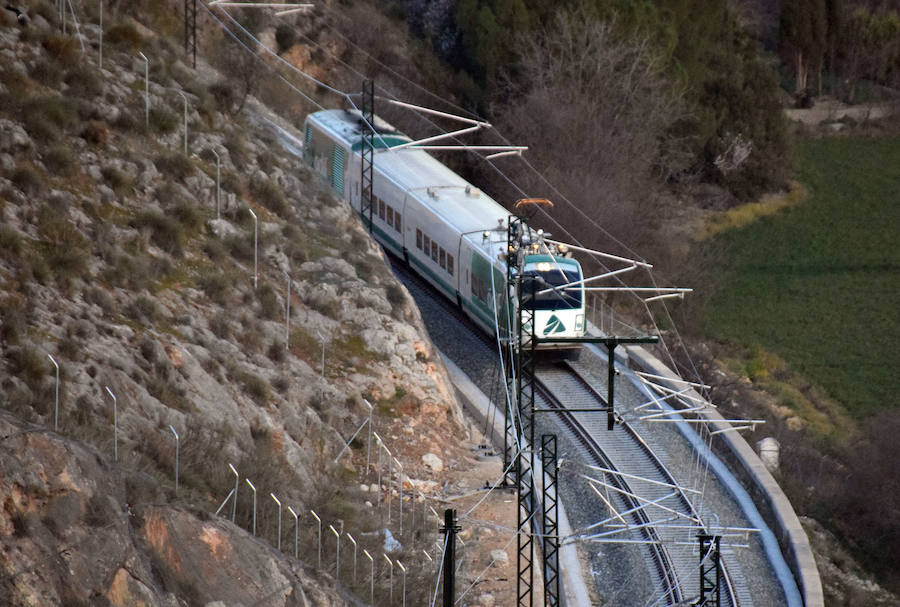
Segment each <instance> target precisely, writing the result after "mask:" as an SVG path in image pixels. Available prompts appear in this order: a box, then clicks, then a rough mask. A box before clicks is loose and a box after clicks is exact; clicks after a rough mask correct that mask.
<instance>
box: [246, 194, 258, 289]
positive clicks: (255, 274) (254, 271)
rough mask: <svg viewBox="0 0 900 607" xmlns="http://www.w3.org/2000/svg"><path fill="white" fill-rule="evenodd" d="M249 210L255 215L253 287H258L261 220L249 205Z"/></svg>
mask: <svg viewBox="0 0 900 607" xmlns="http://www.w3.org/2000/svg"><path fill="white" fill-rule="evenodd" d="M247 210H248V211H250V215H252V216H253V288H254V289H256V282H257V278H258V277H259V272H258V270H257V258H258V253H257V251H258V246H257V243H258V242H259V241H258V238H257V234H258V232H259V221H258V220H257V218H256V213H254V212H253V209H251V208H250V207H247Z"/></svg>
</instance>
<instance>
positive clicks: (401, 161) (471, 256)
mask: <svg viewBox="0 0 900 607" xmlns="http://www.w3.org/2000/svg"><path fill="white" fill-rule="evenodd" d="M375 127H376V131H377V132H378V136H376V137H375V151H374V154H373V171H372V190H373V207H372V218H373V222H372V224H373V225H372V232H373V234H374V236H375V238H376V239H377V240H378V242H380V243H381V244H382V245H383V246H384V247H386V248H387V249H388V250H390V251H391V252H393V253H394V254H396V255H397V256H399V257H402V258H403V259H405V260H406V261H407V262H408V263H409V265H410V266H411V267H412V268H413V270H415V271H416V272H417V273H419V274H420V275H421V276H422V277H424V278H425V279H426V280H427V281H428V282H430V283H431V284H432V285H434V287H435V288H437V289H438V290H439V291H440V292H441V293H443V294H444V295H445V296H446V297H448V298H449V299H451V300H452V301H455V302H456V303H457V305H459V306H460V307H461V308H462V310H463V311H464V312H465V313H466V315H467V316H469V317H470V318H471V319H472V320H473V321H474V322H475V323H476V324H477V325H479V326H480V327H481V328H482V329H484V330H485V331H488V332H489V333H491V334H495V333H497V325H498V324H499V325H500V334H501V335H505V334H506V332H507V327H506V326H505V325H506V324H507V320H506V318H507V317H506V310H507V309H508V308H507V295H506V294H507V293H508V290H507V289H506V262H505V261H504V259H505V257H504V256H505V255H506V252H507V251H506V249H507V220H508V216H509V213H508V212H507V211H506V210H505V209H504V208H503V207H502V206H500V205H499V204H498V203H497V202H496V201H494V200H493V199H491V198H490V197H489V196H487V195H485V194H484V193H483V192H480V191H479V190H478V189H476V188H475V187H474V186H472V185H471V184H470V183H468V182H467V181H466V180H465V179H463V178H462V177H460V176H459V175H457V174H456V173H454V172H453V171H451V170H450V169H449V168H447V167H446V166H444V165H443V164H442V163H441V162H439V161H438V160H437V159H435V158H434V157H433V156H431V155H430V154H429V153H428V152H426V151H425V150H421V149H416V148H415V147H412V146H410V147H404V144H409V143H410V142H411V140H410V139H409V137H407V136H405V135H403V134H402V133H400V132H398V131H397V130H396V129H394V128H393V127H391V126H390V125H388V124H387V123H385V122H384V121H382V120H380V119H378V118H376V120H375ZM364 128H365V126H364V123H363V121H362V119H361V116H360V114H359V112H354V111H347V110H324V111H321V112H315V113H312V114H310V115H309V116H308V117H307V119H306V127H305V135H304V152H303V153H304V157H305V158H306V159H307V162H309V164H311V165H312V167H313V168H314V169H315V170H316V172H318V173H319V174H321V175H322V176H323V177H324V178H325V179H327V180H328V181H329V183H330V184H331V187H332V188H333V190H334V192H335V194H336V195H337V196H339V197H340V198H342V199H344V200H346V201H347V202H349V203H350V204H351V205H352V206H353V208H354V209H356V210H357V211H358V212H359V211H360V207H361V204H360V201H361V198H362V197H361V191H362V186H361V183H360V178H361V165H360V163H361V156H360V149H361V147H362V139H363V129H364ZM367 216H368V214H367ZM529 233H531V232H530V231H529ZM534 235H535V241H534V244H533V245H532V246H533V247H534V248H533V249H532V250H533V251H534V252H533V254H527V255H525V260H524V261H525V265H524V271H525V272H526V273H528V274H533V275H536V276H538V277H539V279H543V280H542V281H541V280H538V283H539V284H541V285H542V286H541V289H540V290H539V291H537V294H536V296H535V297H534V298H533V299H532V300H531V303H530V304H529V307H533V308H534V309H535V314H534V317H535V325H536V326H535V332H536V334H537V335H538V336H539V337H555V338H558V337H563V338H569V337H583V336H584V329H585V321H584V292H583V285H582V284H581V280H582V273H581V266H580V264H579V263H578V262H577V261H575V260H574V259H572V258H571V254H566V253H564V252H563V251H560V250H559V248H557V247H554V246H552V245H547V244H546V243H544V242H543V240H542V239H540V238H539V237H538V236H537V233H534ZM564 285H567V286H564ZM556 287H563V288H556ZM570 347H571V346H570Z"/></svg>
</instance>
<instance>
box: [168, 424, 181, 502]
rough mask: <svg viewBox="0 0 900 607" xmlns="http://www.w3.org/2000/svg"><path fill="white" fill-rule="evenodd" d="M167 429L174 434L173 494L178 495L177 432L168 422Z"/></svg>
mask: <svg viewBox="0 0 900 607" xmlns="http://www.w3.org/2000/svg"><path fill="white" fill-rule="evenodd" d="M169 430H171V431H172V434H174V435H175V495H178V443H179V439H178V433H177V432H176V431H175V428H174V427H173V426H172V424H169Z"/></svg>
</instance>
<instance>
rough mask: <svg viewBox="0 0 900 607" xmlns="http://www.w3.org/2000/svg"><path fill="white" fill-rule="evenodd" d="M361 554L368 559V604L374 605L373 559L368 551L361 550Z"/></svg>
mask: <svg viewBox="0 0 900 607" xmlns="http://www.w3.org/2000/svg"><path fill="white" fill-rule="evenodd" d="M363 554H365V555H366V558H367V559H369V603H370V604H371V605H374V604H375V559H373V558H372V555H371V554H369V551H368V550H366V549H365V548H363Z"/></svg>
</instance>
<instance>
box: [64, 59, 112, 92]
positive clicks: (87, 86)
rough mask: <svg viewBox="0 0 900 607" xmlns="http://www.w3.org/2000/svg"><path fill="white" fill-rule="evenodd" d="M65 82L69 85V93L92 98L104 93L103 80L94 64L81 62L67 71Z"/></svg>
mask: <svg viewBox="0 0 900 607" xmlns="http://www.w3.org/2000/svg"><path fill="white" fill-rule="evenodd" d="M65 82H66V84H67V85H69V88H68V90H67V91H66V93H67V94H71V95H77V96H78V97H84V98H86V99H91V98H93V97H97V96H98V95H100V94H102V93H103V82H102V81H101V80H100V76H98V72H97V69H96V68H95V67H94V66H93V65H86V64H85V63H83V62H79V63H78V64H77V65H74V66H72V67H71V68H70V69H69V70H68V72H66V78H65Z"/></svg>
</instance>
